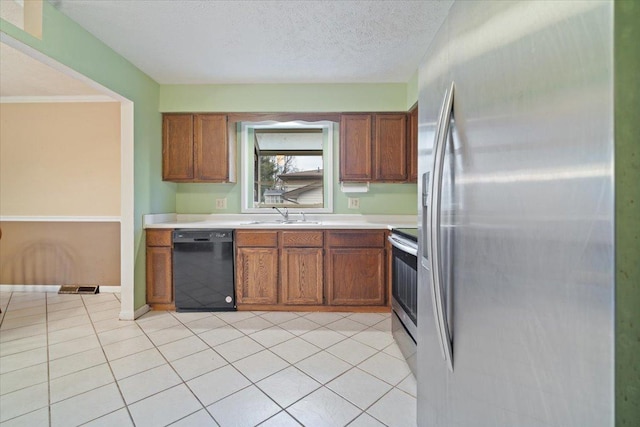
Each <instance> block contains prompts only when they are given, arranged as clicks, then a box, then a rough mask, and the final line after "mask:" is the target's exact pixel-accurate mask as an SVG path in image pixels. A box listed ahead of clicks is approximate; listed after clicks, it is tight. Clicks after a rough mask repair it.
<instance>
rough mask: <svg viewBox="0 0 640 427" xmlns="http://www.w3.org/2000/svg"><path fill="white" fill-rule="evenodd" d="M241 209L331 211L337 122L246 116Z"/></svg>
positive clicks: (243, 134)
mask: <svg viewBox="0 0 640 427" xmlns="http://www.w3.org/2000/svg"><path fill="white" fill-rule="evenodd" d="M241 132H242V168H243V178H244V179H243V180H242V193H243V194H242V211H243V212H265V211H266V210H267V209H268V211H269V212H270V211H271V208H273V207H274V206H275V207H278V208H291V209H300V210H304V211H307V212H332V207H333V206H332V194H333V179H332V178H333V170H332V167H331V166H332V164H333V158H332V152H333V122H327V121H323V122H301V121H297V122H286V123H284V122H260V123H249V122H243V123H242V126H241Z"/></svg>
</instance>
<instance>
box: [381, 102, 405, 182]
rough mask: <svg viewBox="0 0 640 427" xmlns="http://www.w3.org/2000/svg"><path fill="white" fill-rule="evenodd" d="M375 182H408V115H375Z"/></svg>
mask: <svg viewBox="0 0 640 427" xmlns="http://www.w3.org/2000/svg"><path fill="white" fill-rule="evenodd" d="M374 118H375V127H374V132H373V134H374V139H373V142H374V152H375V158H374V176H373V178H374V179H373V180H374V181H381V182H404V181H406V180H407V115H406V114H375V115H374Z"/></svg>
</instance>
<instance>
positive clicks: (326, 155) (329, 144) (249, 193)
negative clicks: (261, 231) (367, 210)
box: [240, 120, 337, 214]
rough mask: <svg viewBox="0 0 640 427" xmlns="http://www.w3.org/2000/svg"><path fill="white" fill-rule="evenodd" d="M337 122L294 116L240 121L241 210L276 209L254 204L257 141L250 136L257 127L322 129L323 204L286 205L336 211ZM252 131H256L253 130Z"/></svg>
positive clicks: (300, 209) (305, 210)
mask: <svg viewBox="0 0 640 427" xmlns="http://www.w3.org/2000/svg"><path fill="white" fill-rule="evenodd" d="M336 125H337V124H336V123H334V122H332V121H328V120H319V121H304V120H293V121H288V122H279V121H261V122H241V125H240V152H241V155H240V158H241V165H240V174H241V177H242V180H241V199H242V200H241V212H242V213H264V214H267V213H273V209H271V208H270V207H269V208H267V207H264V208H258V207H254V206H253V191H254V190H253V187H254V177H253V173H254V166H255V165H254V150H255V146H254V141H253V138H249V134H250V132H251V131H253V130H255V129H295V128H300V129H322V134H323V144H322V164H323V202H324V207H322V208H309V207H306V208H303V207H300V208H295V207H290V206H283V207H286V208H288V209H296V210H298V211H301V212H305V213H333V185H334V176H333V163H334V158H333V152H334V150H333V149H334V147H333V142H334V141H333V135H334V131H335V126H336ZM251 134H252V135H253V133H252V132H251Z"/></svg>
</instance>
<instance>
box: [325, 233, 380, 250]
mask: <svg viewBox="0 0 640 427" xmlns="http://www.w3.org/2000/svg"><path fill="white" fill-rule="evenodd" d="M384 239H385V232H384V231H381V230H376V231H370V230H363V231H360V230H358V231H355V230H348V231H330V232H329V235H328V236H327V240H328V243H329V246H330V247H336V246H338V247H339V246H342V247H349V248H383V247H384V244H385V240H384Z"/></svg>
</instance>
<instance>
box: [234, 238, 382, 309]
mask: <svg viewBox="0 0 640 427" xmlns="http://www.w3.org/2000/svg"><path fill="white" fill-rule="evenodd" d="M386 234H387V233H386V231H385V230H326V231H325V230H304V231H302V230H297V231H293V230H280V231H274V230H237V231H236V247H237V249H236V250H237V255H236V298H237V301H238V304H239V305H238V307H239V308H240V309H242V308H245V307H246V308H245V309H250V310H252V309H253V310H255V309H258V310H267V309H278V307H280V309H287V307H288V309H291V308H292V306H305V307H313V309H314V310H315V309H326V310H334V309H331V308H330V307H335V308H336V309H337V308H339V307H341V309H356V308H357V307H362V308H365V307H381V308H383V307H386V306H387V305H388V301H387V294H388V287H387V251H386V249H385V247H386ZM242 305H245V307H242ZM258 306H260V307H258ZM266 306H268V307H266Z"/></svg>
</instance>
